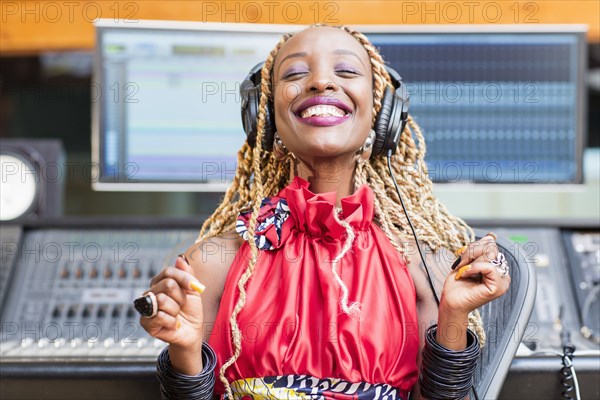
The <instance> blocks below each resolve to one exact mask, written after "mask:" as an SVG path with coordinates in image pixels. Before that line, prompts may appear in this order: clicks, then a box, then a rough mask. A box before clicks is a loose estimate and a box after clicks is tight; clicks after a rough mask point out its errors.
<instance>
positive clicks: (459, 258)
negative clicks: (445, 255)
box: [452, 256, 462, 270]
mask: <svg viewBox="0 0 600 400" xmlns="http://www.w3.org/2000/svg"><path fill="white" fill-rule="evenodd" d="M461 260H462V256H458V258H457V259H456V261H454V264H452V270H455V269H456V267H458V264H460V262H461Z"/></svg>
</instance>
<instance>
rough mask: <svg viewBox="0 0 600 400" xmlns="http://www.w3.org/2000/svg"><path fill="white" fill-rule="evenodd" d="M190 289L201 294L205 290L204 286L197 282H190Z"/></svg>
mask: <svg viewBox="0 0 600 400" xmlns="http://www.w3.org/2000/svg"><path fill="white" fill-rule="evenodd" d="M190 289H192V290H195V291H196V292H198V293H200V294H202V292H204V291H205V290H206V286H204V285H203V284H201V283H200V282H198V281H190Z"/></svg>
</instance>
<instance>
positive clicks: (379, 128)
mask: <svg viewBox="0 0 600 400" xmlns="http://www.w3.org/2000/svg"><path fill="white" fill-rule="evenodd" d="M394 102H395V96H394V93H393V92H392V91H391V90H390V88H389V87H386V88H385V92H384V93H383V98H382V100H381V109H380V110H379V113H378V114H377V118H376V119H375V125H374V127H373V130H374V131H375V142H374V143H373V152H372V153H371V157H377V156H379V155H381V154H383V153H385V151H386V147H387V143H388V133H389V126H390V119H391V117H392V114H393V111H394Z"/></svg>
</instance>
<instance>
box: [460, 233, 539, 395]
mask: <svg viewBox="0 0 600 400" xmlns="http://www.w3.org/2000/svg"><path fill="white" fill-rule="evenodd" d="M486 233H487V232H484V231H481V230H475V234H476V236H477V238H478V239H479V238H481V237H483V236H484V235H485V234H486ZM497 244H498V249H499V250H500V251H501V252H502V253H504V255H505V256H506V260H507V262H508V265H509V267H510V276H511V285H510V289H509V290H508V292H507V293H505V294H504V296H502V297H500V298H498V299H496V300H494V301H492V302H490V303H488V304H486V305H485V306H483V307H481V308H480V309H479V311H480V313H481V316H482V318H483V324H484V329H485V333H486V336H487V340H486V345H485V347H484V348H483V349H482V351H481V355H480V356H479V362H478V367H477V370H476V371H475V375H474V377H473V380H474V382H475V388H476V390H477V395H478V398H479V399H480V400H483V399H485V400H488V399H497V398H498V396H499V394H500V390H501V389H502V385H503V383H504V379H505V378H506V375H507V374H508V370H509V368H510V365H511V362H512V359H513V357H514V355H515V353H516V352H517V348H518V347H519V344H520V343H521V339H522V338H523V334H524V333H525V330H526V328H527V323H528V321H529V317H530V316H531V312H532V310H533V305H534V301H535V293H536V280H535V270H534V267H533V265H532V264H531V263H530V262H527V260H526V259H525V257H524V254H525V253H524V252H523V251H519V248H518V247H517V245H516V244H513V243H511V242H509V241H508V240H506V239H504V238H498V240H497ZM471 399H473V396H472V397H471Z"/></svg>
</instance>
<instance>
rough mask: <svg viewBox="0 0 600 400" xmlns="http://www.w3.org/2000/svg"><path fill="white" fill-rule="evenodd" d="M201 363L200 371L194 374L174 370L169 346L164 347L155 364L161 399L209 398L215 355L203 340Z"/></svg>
mask: <svg viewBox="0 0 600 400" xmlns="http://www.w3.org/2000/svg"><path fill="white" fill-rule="evenodd" d="M202 365H203V368H202V372H200V373H199V374H198V375H195V376H192V375H184V374H180V373H178V372H175V371H173V367H171V360H170V357H169V347H168V346H167V347H165V348H164V349H163V351H162V352H161V353H160V355H159V356H158V360H157V364H156V375H157V377H158V381H159V383H160V394H161V399H163V400H180V399H189V400H210V399H211V398H212V396H213V391H214V388H215V366H216V365H217V355H216V354H215V352H214V350H213V349H212V348H211V347H210V346H209V345H208V344H207V343H205V342H203V343H202Z"/></svg>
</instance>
